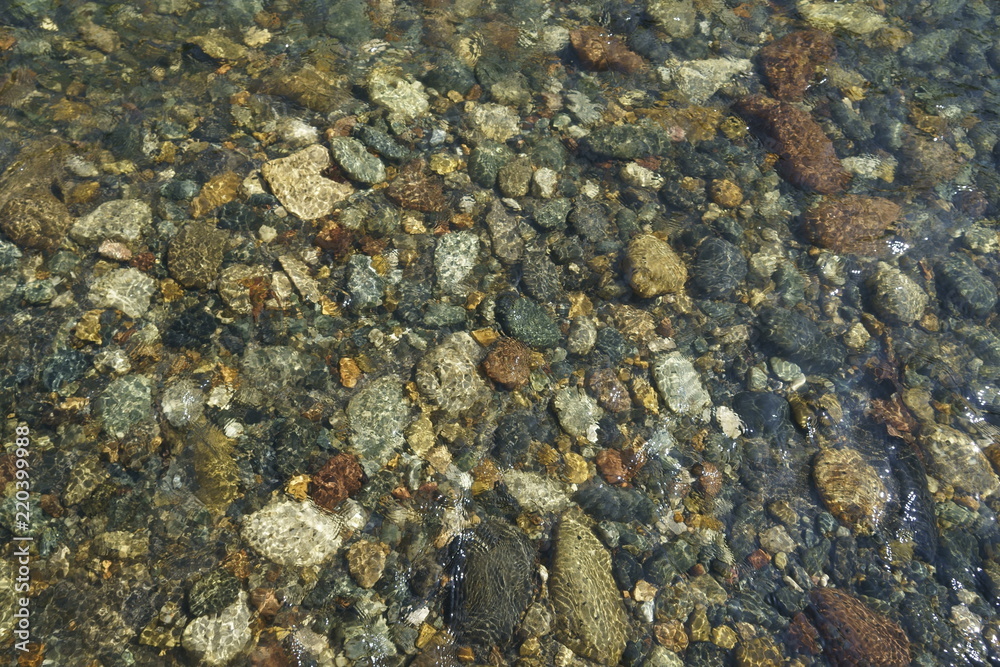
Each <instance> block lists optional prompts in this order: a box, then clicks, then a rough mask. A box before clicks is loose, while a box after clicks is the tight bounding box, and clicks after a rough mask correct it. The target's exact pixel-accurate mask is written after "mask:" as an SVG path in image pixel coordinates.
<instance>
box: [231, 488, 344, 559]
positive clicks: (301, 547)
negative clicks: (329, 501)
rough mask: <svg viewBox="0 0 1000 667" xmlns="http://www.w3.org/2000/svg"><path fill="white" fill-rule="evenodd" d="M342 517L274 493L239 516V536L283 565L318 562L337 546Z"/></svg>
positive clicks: (330, 553) (265, 555) (307, 502)
mask: <svg viewBox="0 0 1000 667" xmlns="http://www.w3.org/2000/svg"><path fill="white" fill-rule="evenodd" d="M344 525H345V522H344V519H343V518H341V517H338V516H337V515H333V514H330V513H328V512H324V511H323V510H321V509H319V508H318V507H316V505H314V504H313V503H312V502H310V501H306V502H298V501H295V500H292V499H291V498H285V497H283V496H280V495H278V496H275V497H274V498H273V499H272V500H271V502H269V503H268V504H267V505H266V506H265V507H264V508H263V509H260V510H258V511H256V512H254V513H253V514H250V515H249V516H247V517H246V518H245V519H244V520H243V539H244V540H246V542H247V543H248V544H249V545H250V546H251V547H253V548H254V550H256V551H257V552H258V553H260V554H261V555H262V556H264V557H265V558H267V559H269V560H272V561H274V562H275V563H278V564H279V565H284V566H286V567H308V566H312V565H319V564H320V563H322V562H323V561H325V560H326V559H327V558H329V557H330V556H332V555H333V554H334V553H336V552H337V549H339V548H340V544H341V537H340V531H341V529H342V528H343V527H344Z"/></svg>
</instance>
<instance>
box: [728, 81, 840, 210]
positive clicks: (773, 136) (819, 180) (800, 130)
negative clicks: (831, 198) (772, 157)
mask: <svg viewBox="0 0 1000 667" xmlns="http://www.w3.org/2000/svg"><path fill="white" fill-rule="evenodd" d="M736 111H737V112H739V114H740V115H742V116H743V117H744V118H746V119H747V120H748V121H749V122H750V125H751V129H753V130H754V131H755V132H757V133H758V134H760V135H762V136H763V138H764V139H765V145H766V146H767V148H768V150H770V151H772V152H774V153H777V154H778V156H779V161H778V165H779V167H780V169H781V173H782V175H783V176H784V177H785V179H786V180H787V181H788V182H789V183H791V184H792V185H795V186H797V187H800V188H803V189H805V190H812V191H815V192H819V193H821V194H832V193H835V192H841V191H843V190H844V188H846V187H847V184H848V183H849V182H850V180H851V175H850V174H849V173H848V172H847V171H846V170H845V169H844V167H843V166H842V165H841V164H840V160H839V159H837V153H836V151H834V149H833V142H831V141H830V139H829V138H828V137H827V136H826V134H824V133H823V128H821V127H820V126H819V124H818V123H817V122H816V121H814V120H813V119H812V117H811V116H810V115H809V114H808V113H806V112H805V111H802V110H801V109H799V108H798V107H795V106H792V105H790V104H786V103H784V102H779V101H777V100H772V99H770V98H767V97H764V96H762V95H751V96H749V97H744V98H743V99H741V100H740V101H739V102H738V103H737V105H736Z"/></svg>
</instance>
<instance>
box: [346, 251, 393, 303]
mask: <svg viewBox="0 0 1000 667" xmlns="http://www.w3.org/2000/svg"><path fill="white" fill-rule="evenodd" d="M347 291H348V293H349V294H350V295H351V310H353V311H355V312H360V311H363V310H370V309H372V308H377V307H378V306H380V305H382V297H383V296H384V293H385V278H383V277H382V276H380V275H379V274H378V272H377V271H375V268H374V267H372V258H371V257H369V256H368V255H362V254H360V253H358V254H355V255H351V258H350V259H349V260H347Z"/></svg>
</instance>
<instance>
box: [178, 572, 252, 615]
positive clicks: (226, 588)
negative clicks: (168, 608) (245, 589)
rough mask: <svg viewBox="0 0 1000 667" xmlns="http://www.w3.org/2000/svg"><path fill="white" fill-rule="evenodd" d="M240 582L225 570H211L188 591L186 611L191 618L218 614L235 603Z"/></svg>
mask: <svg viewBox="0 0 1000 667" xmlns="http://www.w3.org/2000/svg"><path fill="white" fill-rule="evenodd" d="M239 594H240V582H239V580H237V579H236V577H234V576H233V575H232V573H230V572H229V571H227V570H223V569H218V570H212V571H211V572H209V573H208V574H206V575H205V576H204V577H202V578H201V579H199V580H198V581H196V582H195V583H194V585H193V586H192V587H191V590H189V591H188V596H187V597H188V609H190V610H191V615H192V616H195V617H197V616H205V615H207V614H218V613H220V612H221V611H222V610H223V609H225V608H226V607H228V606H229V605H231V604H233V603H234V602H236V600H237V599H238V598H239Z"/></svg>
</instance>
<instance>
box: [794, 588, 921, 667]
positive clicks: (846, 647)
mask: <svg viewBox="0 0 1000 667" xmlns="http://www.w3.org/2000/svg"><path fill="white" fill-rule="evenodd" d="M809 597H810V601H811V604H810V606H809V610H810V612H811V613H812V616H813V618H814V620H815V623H816V628H817V629H818V630H819V635H820V637H822V639H823V655H825V656H826V657H827V658H828V659H829V660H830V663H831V664H833V665H836V666H838V667H848V666H850V667H854V666H855V665H872V667H905V666H906V665H909V664H910V640H909V639H908V638H907V637H906V633H905V632H903V629H902V628H901V627H899V625H898V624H896V623H895V622H893V621H891V620H890V619H888V618H886V617H885V616H883V615H882V614H878V613H876V612H874V611H872V610H871V609H870V608H868V606H867V605H865V604H864V603H863V602H861V600H858V599H857V598H855V597H853V596H851V595H849V594H847V593H845V592H844V591H841V590H838V589H836V588H814V589H813V590H812V593H810V596H809Z"/></svg>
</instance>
